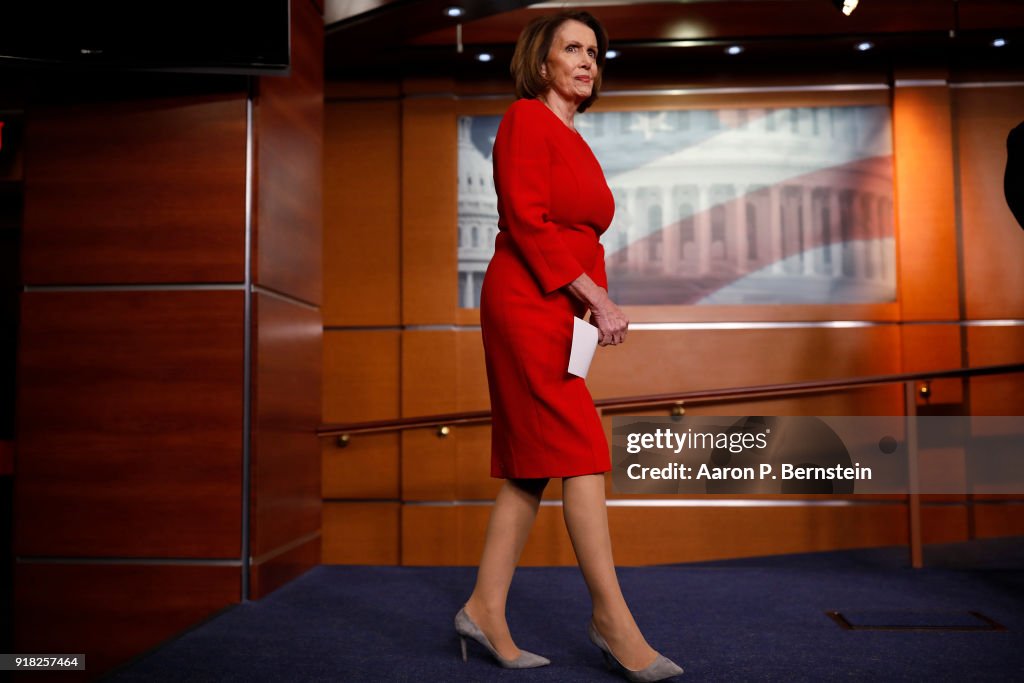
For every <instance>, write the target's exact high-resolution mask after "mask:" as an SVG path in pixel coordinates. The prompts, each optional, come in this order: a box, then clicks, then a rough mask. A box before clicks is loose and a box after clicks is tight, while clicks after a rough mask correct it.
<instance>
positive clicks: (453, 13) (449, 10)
mask: <svg viewBox="0 0 1024 683" xmlns="http://www.w3.org/2000/svg"><path fill="white" fill-rule="evenodd" d="M444 13H445V14H447V15H448V16H449V17H453V18H454V17H461V16H462V15H463V14H465V13H466V10H464V9H462V8H461V7H454V6H453V7H445V9H444Z"/></svg>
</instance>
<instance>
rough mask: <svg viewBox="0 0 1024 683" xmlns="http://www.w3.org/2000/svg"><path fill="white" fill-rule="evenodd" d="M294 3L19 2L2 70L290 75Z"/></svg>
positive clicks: (4, 37) (2, 34)
mask: <svg viewBox="0 0 1024 683" xmlns="http://www.w3.org/2000/svg"><path fill="white" fill-rule="evenodd" d="M289 56H290V44H289V0H163V1H157V0H133V1H132V2H126V1H125V0H76V1H73V2H68V1H61V0H58V1H53V0H19V1H16V2H11V3H2V5H0V65H7V66H11V65H54V66H74V67H89V68H115V69H154V70H161V71H202V72H211V73H266V72H278V73H281V72H287V70H288V64H289Z"/></svg>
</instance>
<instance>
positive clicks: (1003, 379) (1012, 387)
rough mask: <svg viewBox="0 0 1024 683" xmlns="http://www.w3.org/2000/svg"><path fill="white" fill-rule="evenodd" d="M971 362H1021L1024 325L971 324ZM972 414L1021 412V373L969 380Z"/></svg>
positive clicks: (1023, 383)
mask: <svg viewBox="0 0 1024 683" xmlns="http://www.w3.org/2000/svg"><path fill="white" fill-rule="evenodd" d="M967 352H968V354H969V358H970V364H971V366H982V365H1003V364H1008V363H1024V326H1020V325H1007V326H992V327H990V326H987V325H986V326H974V325H972V326H970V327H968V328H967ZM969 384H970V392H971V412H970V414H971V415H1024V373H1017V374H1013V375H1004V376H994V377H975V378H973V379H971V380H969Z"/></svg>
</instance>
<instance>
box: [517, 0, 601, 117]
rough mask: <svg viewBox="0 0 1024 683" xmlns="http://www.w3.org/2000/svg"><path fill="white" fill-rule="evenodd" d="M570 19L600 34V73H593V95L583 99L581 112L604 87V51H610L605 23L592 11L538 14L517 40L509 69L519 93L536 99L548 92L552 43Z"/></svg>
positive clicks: (598, 65) (598, 53)
mask: <svg viewBox="0 0 1024 683" xmlns="http://www.w3.org/2000/svg"><path fill="white" fill-rule="evenodd" d="M567 21H578V22H580V23H581V24H584V25H586V26H587V27H589V28H590V29H591V30H592V31H593V32H594V35H595V36H597V59H596V60H595V61H596V62H597V73H596V74H594V89H593V91H592V92H591V94H590V97H588V98H587V99H585V100H583V101H582V102H580V105H579V106H578V107H576V111H578V112H580V113H581V114H582V113H583V112H585V111H586V110H587V108H588V107H590V105H592V104H593V103H594V101H595V100H597V96H598V93H599V91H600V90H601V72H602V71H603V70H604V58H605V53H606V52H607V51H608V33H607V32H606V31H605V30H604V26H602V25H601V22H600V21H598V20H597V18H596V17H594V15H592V14H590V13H589V12H562V13H561V14H548V15H545V16H542V17H537V18H536V19H534V20H533V21H531V22H530V23H529V24H527V25H526V28H524V29H523V32H522V33H520V34H519V39H518V40H516V49H515V52H514V53H513V54H512V65H511V67H510V71H511V72H512V78H513V80H514V82H515V90H516V97H525V98H527V99H536V98H537V97H539V96H541V95H543V94H544V93H545V92H547V90H548V88H549V87H550V86H551V81H550V80H549V79H547V78H544V76H543V75H542V73H541V67H542V66H543V65H544V63H545V62H547V59H548V53H549V52H550V51H551V43H552V42H554V40H555V34H556V33H557V32H558V28H559V27H560V26H561V25H562V24H564V23H565V22H567Z"/></svg>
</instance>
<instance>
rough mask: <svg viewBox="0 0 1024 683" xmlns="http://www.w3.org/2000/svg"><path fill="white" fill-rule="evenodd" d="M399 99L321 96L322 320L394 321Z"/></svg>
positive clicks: (397, 273) (396, 321)
mask: <svg viewBox="0 0 1024 683" xmlns="http://www.w3.org/2000/svg"><path fill="white" fill-rule="evenodd" d="M400 133H401V105H400V104H399V102H398V100H397V99H395V100H383V101H380V100H371V101H366V102H328V104H327V105H326V111H325V141H324V256H323V259H324V324H325V325H397V324H399V312H400V301H399V280H400V276H401V268H400V264H399V228H400V225H399V219H400V216H401V203H400V189H401V187H400V183H401V177H400V172H401V167H400V163H401V150H400V141H401V137H400Z"/></svg>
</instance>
